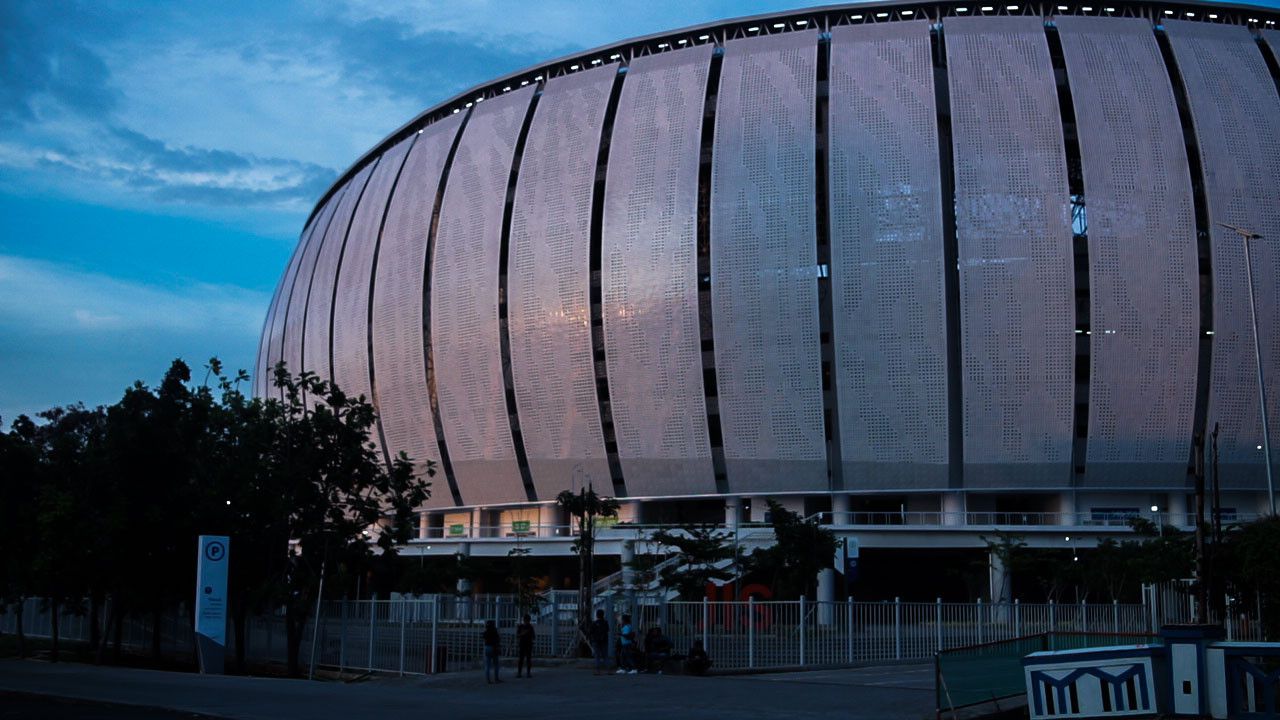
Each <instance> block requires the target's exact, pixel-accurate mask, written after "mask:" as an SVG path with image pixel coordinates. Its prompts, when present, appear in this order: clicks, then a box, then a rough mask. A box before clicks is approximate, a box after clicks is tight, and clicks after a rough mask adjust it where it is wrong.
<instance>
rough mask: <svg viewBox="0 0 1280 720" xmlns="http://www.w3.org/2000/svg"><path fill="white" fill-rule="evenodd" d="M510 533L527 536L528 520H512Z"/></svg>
mask: <svg viewBox="0 0 1280 720" xmlns="http://www.w3.org/2000/svg"><path fill="white" fill-rule="evenodd" d="M511 532H514V533H515V534H517V535H528V534H529V521H528V520H512V521H511Z"/></svg>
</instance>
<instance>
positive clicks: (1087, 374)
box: [1044, 23, 1093, 486]
mask: <svg viewBox="0 0 1280 720" xmlns="http://www.w3.org/2000/svg"><path fill="white" fill-rule="evenodd" d="M1044 34H1045V40H1046V41H1047V42H1048V44H1049V58H1050V60H1051V62H1052V63H1053V76H1054V81H1055V82H1056V83H1057V86H1058V112H1059V113H1060V115H1061V116H1062V117H1061V120H1062V148H1063V151H1064V152H1065V153H1066V163H1067V186H1068V193H1069V194H1070V196H1071V246H1072V262H1073V266H1074V268H1075V309H1076V320H1075V329H1076V336H1075V358H1074V363H1075V383H1074V385H1073V387H1074V391H1075V402H1074V403H1072V413H1073V422H1072V437H1071V475H1070V480H1069V482H1068V484H1069V485H1072V486H1077V485H1079V484H1080V480H1081V479H1082V478H1083V477H1084V474H1085V470H1086V469H1087V468H1086V459H1087V457H1088V450H1089V383H1090V381H1091V379H1092V371H1093V364H1092V363H1093V356H1092V349H1093V341H1092V336H1091V335H1090V332H1091V328H1092V323H1091V321H1090V318H1091V315H1092V309H1093V307H1092V299H1091V296H1090V293H1089V289H1090V288H1089V227H1088V222H1087V218H1088V215H1087V214H1085V213H1086V209H1087V208H1088V204H1087V201H1086V195H1085V186H1084V162H1083V160H1082V158H1081V155H1080V132H1079V126H1078V125H1077V124H1076V114H1075V100H1074V99H1073V98H1072V96H1071V84H1070V82H1068V80H1067V61H1066V56H1065V54H1064V51H1063V49H1062V37H1061V36H1060V35H1059V34H1058V28H1056V27H1054V26H1052V25H1049V24H1047V23H1046V24H1045V29H1044ZM1077 213H1079V217H1080V220H1079V222H1077V220H1076V218H1077Z"/></svg>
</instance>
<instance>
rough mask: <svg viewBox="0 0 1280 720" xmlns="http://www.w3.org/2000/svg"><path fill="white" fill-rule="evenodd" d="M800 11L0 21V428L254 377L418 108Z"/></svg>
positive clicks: (26, 7)
mask: <svg viewBox="0 0 1280 720" xmlns="http://www.w3.org/2000/svg"><path fill="white" fill-rule="evenodd" d="M1276 2H1277V0H1272V1H1271V2H1268V3H1267V4H1271V5H1274V4H1276ZM811 4H813V3H812V2H785V1H783V0H778V1H775V2H755V1H742V0H738V1H732V2H731V1H728V0H709V1H702V2H689V1H688V0H685V1H683V2H678V1H672V0H662V1H655V0H648V1H646V2H641V3H583V2H581V1H580V0H578V1H572V0H539V1H538V2H527V1H524V2H522V1H519V0H510V1H505V2H504V1H498V0H443V1H437V0H420V1H417V2H412V1H410V0H328V1H326V2H319V1H318V0H317V1H311V0H299V1H296V2H287V1H283V0H281V1H277V2H267V3H263V2H218V3H214V2H192V3H175V2H143V1H141V0H135V1H132V2H110V1H107V0H99V1H94V2H84V3H75V2H60V1H58V0H37V1H34V2H26V1H24V0H0V217H3V219H4V223H3V227H4V230H3V231H2V232H0V417H2V418H3V419H4V425H5V426H6V427H7V425H8V423H9V422H10V421H11V420H12V419H13V418H14V417H15V416H16V414H17V413H20V412H25V413H34V412H36V411H39V410H43V409H46V408H49V407H51V406H55V405H60V404H66V403H71V402H75V401H84V402H85V403H87V404H91V405H93V404H99V403H107V402H113V401H114V400H116V399H117V398H118V397H119V395H120V393H121V392H122V391H123V389H124V388H125V387H126V386H127V385H128V384H130V383H131V382H132V381H134V380H136V379H142V380H144V381H147V382H155V381H156V380H157V379H158V378H159V376H160V375H161V374H162V373H163V371H164V369H165V368H166V367H167V365H168V362H169V361H170V360H171V359H172V358H174V357H182V358H184V359H186V360H187V361H188V362H189V363H191V364H192V365H193V366H196V367H199V366H200V365H202V364H203V363H204V362H205V360H206V359H207V358H209V357H211V356H213V355H217V356H219V357H221V358H222V359H223V360H224V361H225V362H226V364H227V365H229V366H230V367H232V368H241V367H243V368H249V367H251V366H252V364H253V361H254V354H255V352H256V349H257V337H258V333H259V330H260V328H261V325H262V319H263V316H264V315H265V313H266V309H267V304H268V301H269V300H270V294H271V291H272V289H273V288H274V285H275V282H276V279H277V278H278V276H279V275H280V273H281V271H282V269H283V267H284V264H285V262H286V261H287V259H288V255H289V252H290V250H291V249H292V246H293V243H294V242H295V241H296V237H297V233H298V232H299V230H300V229H301V227H302V223H303V221H304V220H305V218H306V215H307V213H308V212H309V210H310V208H311V205H312V203H313V202H314V201H315V200H316V199H317V198H318V197H319V196H320V194H321V193H322V192H323V191H324V190H325V188H327V187H328V185H329V184H330V183H331V182H332V180H333V179H334V178H335V177H336V176H337V174H338V173H339V172H341V171H342V170H343V169H345V168H346V167H347V166H348V165H349V164H350V163H351V162H352V161H353V160H355V159H356V158H357V157H358V156H359V155H360V154H361V153H362V152H364V151H365V150H367V149H368V148H369V147H370V146H372V145H373V144H374V143H375V142H377V141H378V140H379V139H381V138H382V137H383V136H384V135H386V134H387V133H388V132H390V131H391V130H393V129H395V128H397V127H399V126H400V125H401V124H403V123H404V122H406V121H407V120H409V119H410V118H412V117H413V116H414V115H416V114H417V113H418V112H419V111H421V110H423V109H425V108H426V107H428V106H430V105H433V104H435V103H437V102H439V101H441V100H444V99H446V98H448V97H450V96H452V95H453V94H455V93H457V92H459V91H461V90H463V89H465V88H466V87H469V86H471V85H474V84H476V83H480V82H483V81H486V80H489V79H491V78H493V77H495V76H498V75H501V74H504V73H507V72H510V71H513V70H517V69H519V68H522V67H525V66H528V65H531V64H533V63H536V62H538V61H541V60H546V59H549V58H552V57H556V56H559V55H563V54H566V53H569V52H573V51H576V50H581V49H585V48H590V47H594V46H597V45H602V44H605V43H608V42H612V41H615V40H620V39H624V38H627V37H632V36H637V35H644V34H648V33H651V32H657V31H661V30H665V29H671V28H676V27H680V26H684V25H690V24H695V23H701V22H707V21H711V20H716V19H721V18H727V17H734V16H741V15H751V14H756V13H761V12H770V11H775V10H785V9H789V8H797V7H806V6H809V5H811Z"/></svg>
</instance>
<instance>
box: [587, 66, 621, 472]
mask: <svg viewBox="0 0 1280 720" xmlns="http://www.w3.org/2000/svg"><path fill="white" fill-rule="evenodd" d="M626 77H627V70H626V68H619V69H618V74H617V75H615V76H614V78H613V87H612V89H611V90H610V92H609V101H608V105H607V106H606V107H605V112H604V122H603V123H602V124H601V126H600V148H599V150H598V151H597V153H596V173H595V184H594V186H593V187H592V192H591V234H590V243H591V257H590V274H589V277H590V304H591V362H592V367H594V368H595V374H596V403H597V405H598V407H599V410H600V434H601V435H602V437H603V439H604V449H605V454H606V455H607V457H608V459H609V477H610V479H611V480H612V481H613V494H614V495H615V496H617V497H626V495H627V486H626V482H625V479H624V478H623V476H622V463H621V462H620V461H619V460H618V437H617V433H616V432H615V430H614V427H613V406H612V402H611V399H610V396H609V365H608V362H607V361H606V358H605V345H604V298H603V297H602V287H601V285H602V282H603V278H602V277H601V274H600V273H601V270H600V264H601V255H602V253H603V247H602V246H603V244H604V192H605V181H606V175H607V173H608V170H609V148H610V146H611V144H612V142H613V123H614V119H615V118H616V117H617V115H618V100H619V98H620V97H621V96H622V83H623V81H624V80H625V79H626Z"/></svg>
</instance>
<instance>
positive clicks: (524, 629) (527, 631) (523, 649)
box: [484, 615, 534, 683]
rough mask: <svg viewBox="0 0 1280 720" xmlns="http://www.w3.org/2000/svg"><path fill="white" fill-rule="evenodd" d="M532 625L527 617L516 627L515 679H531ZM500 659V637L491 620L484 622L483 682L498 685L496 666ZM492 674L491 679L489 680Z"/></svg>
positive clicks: (496, 627) (521, 619)
mask: <svg viewBox="0 0 1280 720" xmlns="http://www.w3.org/2000/svg"><path fill="white" fill-rule="evenodd" d="M533 637H534V633H533V623H531V622H529V616H528V615H525V616H524V617H522V618H520V624H519V625H517V626H516V677H530V678H531V677H533ZM501 659H502V636H501V635H499V634H498V626H497V625H495V624H494V622H493V621H492V620H485V621H484V681H485V682H486V683H500V682H502V680H500V679H498V666H499V665H500V664H501ZM490 673H492V676H493V679H490Z"/></svg>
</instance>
